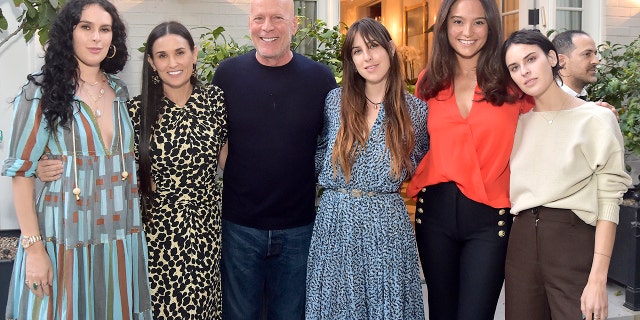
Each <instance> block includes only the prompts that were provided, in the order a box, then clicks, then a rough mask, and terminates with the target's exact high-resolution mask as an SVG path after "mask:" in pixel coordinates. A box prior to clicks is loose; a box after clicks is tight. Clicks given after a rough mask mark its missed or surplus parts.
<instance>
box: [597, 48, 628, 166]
mask: <svg viewBox="0 0 640 320" xmlns="http://www.w3.org/2000/svg"><path fill="white" fill-rule="evenodd" d="M598 53H599V54H600V59H601V60H600V65H599V66H598V69H597V77H598V81H597V82H596V83H595V84H593V85H592V86H591V88H590V89H589V92H590V97H589V98H590V99H591V100H593V101H596V100H603V101H606V102H608V103H610V104H611V105H613V106H615V107H616V108H618V111H619V113H620V129H621V130H622V134H623V135H624V139H625V148H626V149H627V150H628V151H631V152H633V153H636V154H640V36H638V38H636V39H635V40H633V41H632V42H631V43H630V44H627V45H623V44H612V43H611V42H609V41H605V43H603V44H601V45H599V46H598Z"/></svg>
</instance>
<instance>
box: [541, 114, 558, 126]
mask: <svg viewBox="0 0 640 320" xmlns="http://www.w3.org/2000/svg"><path fill="white" fill-rule="evenodd" d="M544 112H546V111H540V112H537V114H539V115H540V116H541V117H542V118H543V119H544V120H545V121H547V123H548V124H553V120H555V119H556V117H557V116H558V115H559V114H560V111H556V112H555V113H554V115H553V118H551V119H548V118H547V117H545V116H544Z"/></svg>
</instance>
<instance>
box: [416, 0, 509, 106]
mask: <svg viewBox="0 0 640 320" xmlns="http://www.w3.org/2000/svg"><path fill="white" fill-rule="evenodd" d="M456 1H458V0H444V1H443V2H442V5H441V6H440V10H438V15H437V18H436V23H435V25H434V28H433V34H434V44H433V47H432V51H431V55H430V57H431V58H430V61H429V65H428V67H427V70H426V73H425V75H424V76H423V77H422V78H421V79H420V82H419V83H418V88H420V89H419V92H417V93H416V94H417V96H418V97H420V98H421V99H423V100H425V101H426V100H428V99H430V98H433V97H435V96H437V95H438V93H439V92H440V91H442V90H444V89H446V88H447V87H449V86H450V85H452V84H453V78H454V76H455V73H456V59H455V57H456V52H455V50H454V49H453V47H452V46H451V44H450V43H449V36H448V27H447V26H448V22H449V20H448V17H449V13H450V11H451V7H452V6H453V5H454V4H455V3H456ZM478 1H479V2H480V3H481V4H482V8H483V9H484V13H485V18H486V21H487V25H488V27H489V31H488V33H487V42H486V43H485V44H484V47H483V48H482V49H481V50H480V52H479V53H478V54H479V57H478V65H477V69H476V75H477V79H478V86H479V87H480V90H482V95H483V99H485V100H487V101H488V102H489V103H491V104H492V105H496V106H501V105H502V104H503V103H505V102H513V101H515V99H516V98H517V97H516V96H514V95H511V94H509V92H511V91H510V89H513V88H508V84H509V83H510V82H509V80H510V79H509V74H507V73H505V72H504V68H503V67H502V62H501V60H500V46H501V45H502V41H503V35H502V18H501V16H500V11H499V10H498V5H497V4H496V1H495V0H478Z"/></svg>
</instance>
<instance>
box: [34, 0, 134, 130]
mask: <svg viewBox="0 0 640 320" xmlns="http://www.w3.org/2000/svg"><path fill="white" fill-rule="evenodd" d="M90 4H98V5H100V6H101V7H102V8H103V9H104V10H105V11H107V12H108V13H109V15H110V16H111V19H112V20H113V21H112V33H113V38H112V40H111V44H112V45H113V46H115V48H116V53H115V55H114V56H113V57H112V58H106V59H104V60H103V61H102V62H101V63H100V68H101V69H102V70H103V71H104V72H107V73H118V72H120V71H121V70H122V68H124V65H125V63H126V62H127V59H128V58H129V54H128V52H127V46H126V41H127V33H126V29H125V26H124V23H123V22H122V20H121V19H120V16H119V15H118V11H117V10H116V8H115V7H114V6H113V4H111V3H110V2H109V1H107V0H71V1H69V2H67V3H66V4H65V5H64V7H63V8H62V9H61V10H60V13H59V14H58V16H57V17H56V19H55V20H54V21H53V25H52V26H51V29H49V40H48V41H47V43H46V45H45V48H46V50H45V55H44V65H43V66H42V75H43V77H42V82H38V81H37V80H36V79H35V78H34V76H33V75H29V76H27V78H28V79H29V80H30V81H33V82H34V83H35V84H37V85H39V86H41V87H42V97H41V100H40V103H41V108H42V113H43V115H44V117H45V119H46V121H47V129H48V130H49V131H55V130H56V128H57V126H63V127H65V126H67V124H68V121H69V120H70V119H71V118H72V117H73V112H74V110H73V106H72V102H73V96H74V93H75V90H76V86H77V84H78V60H77V58H76V56H75V52H74V50H73V30H74V28H75V27H76V25H77V24H78V22H80V18H81V16H82V10H83V9H84V8H85V7H86V6H87V5H90ZM111 55H113V48H112V47H110V48H109V52H108V53H107V57H110V56H111Z"/></svg>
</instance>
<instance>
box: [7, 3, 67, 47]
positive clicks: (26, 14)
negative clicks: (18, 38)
mask: <svg viewBox="0 0 640 320" xmlns="http://www.w3.org/2000/svg"><path fill="white" fill-rule="evenodd" d="M65 2H66V0H13V4H14V5H15V6H16V7H21V8H22V13H21V14H20V15H19V16H18V18H17V20H18V22H19V23H20V25H19V26H18V28H17V29H16V30H14V31H13V32H11V33H10V34H9V35H8V36H7V37H6V38H3V39H2V40H0V47H2V45H4V44H5V43H7V41H9V39H11V38H12V37H13V36H15V35H17V34H18V33H20V31H22V34H23V36H24V40H25V41H29V40H31V39H32V38H33V36H34V35H35V34H36V33H37V34H38V39H39V40H40V44H42V45H44V44H45V43H46V42H47V40H48V39H49V26H50V25H51V23H53V19H55V17H56V15H57V14H58V11H60V9H61V8H62V6H63V5H64V4H65ZM8 27H9V24H8V21H7V18H6V17H5V16H4V15H3V13H2V9H0V31H5V30H7V28H8Z"/></svg>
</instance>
